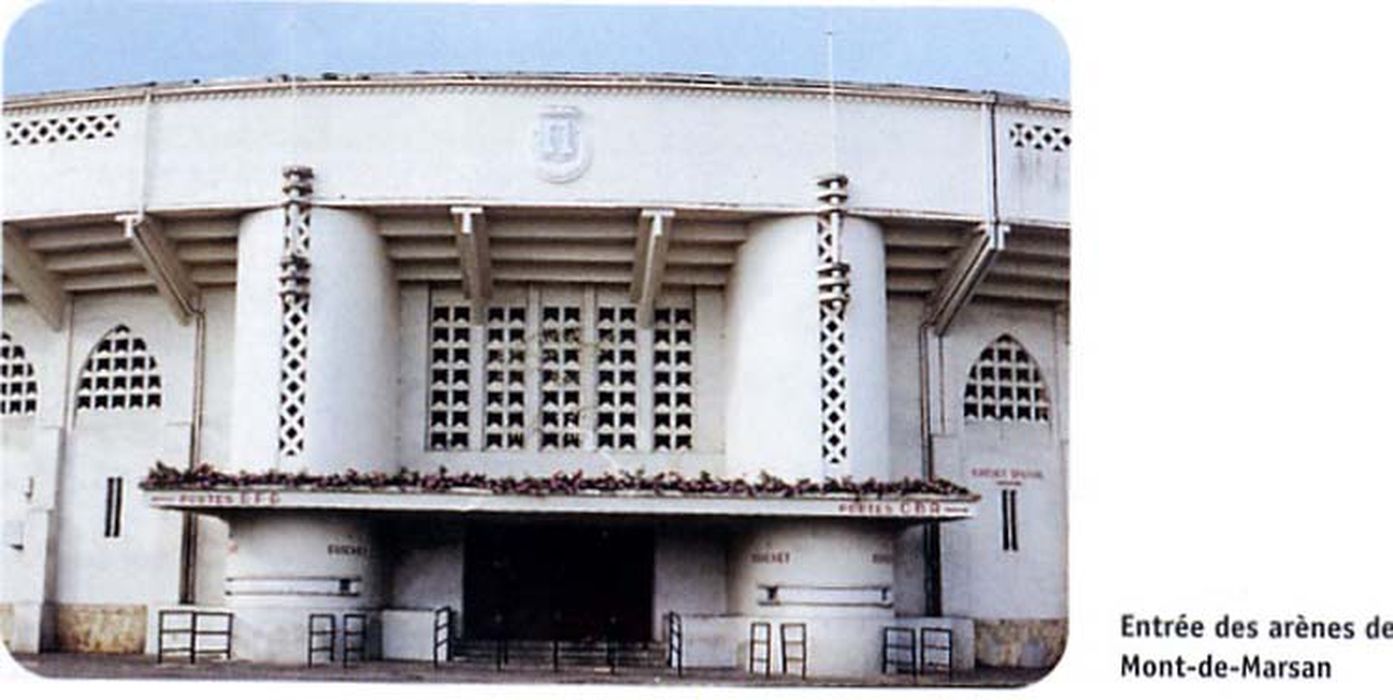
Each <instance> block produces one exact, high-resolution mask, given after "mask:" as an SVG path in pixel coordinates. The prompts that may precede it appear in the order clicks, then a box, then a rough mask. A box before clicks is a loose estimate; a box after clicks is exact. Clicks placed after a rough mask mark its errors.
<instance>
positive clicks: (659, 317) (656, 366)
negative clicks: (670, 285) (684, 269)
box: [653, 308, 693, 452]
mask: <svg viewBox="0 0 1393 700" xmlns="http://www.w3.org/2000/svg"><path fill="white" fill-rule="evenodd" d="M692 328H693V326H692V310H691V309H675V308H674V309H654V310H653V449H654V450H655V451H660V452H663V451H667V452H673V451H679V450H690V449H691V448H692Z"/></svg>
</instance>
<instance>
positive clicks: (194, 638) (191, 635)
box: [155, 610, 232, 664]
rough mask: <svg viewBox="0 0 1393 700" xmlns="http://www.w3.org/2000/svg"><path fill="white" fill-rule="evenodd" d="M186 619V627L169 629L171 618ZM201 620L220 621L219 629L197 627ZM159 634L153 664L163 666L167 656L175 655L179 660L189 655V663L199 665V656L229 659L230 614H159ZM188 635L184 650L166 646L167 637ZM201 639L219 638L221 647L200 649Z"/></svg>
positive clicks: (168, 611) (230, 637) (230, 644)
mask: <svg viewBox="0 0 1393 700" xmlns="http://www.w3.org/2000/svg"><path fill="white" fill-rule="evenodd" d="M185 615H187V616H188V627H176V628H173V629H171V628H170V627H169V624H170V622H169V621H170V620H171V618H175V617H179V616H185ZM204 620H220V621H222V623H223V624H222V625H221V626H220V627H217V628H214V629H207V628H205V627H203V626H202V625H201V624H200V623H201V622H202V621H204ZM158 627H159V629H158V634H157V637H158V638H157V640H156V643H155V663H164V657H165V655H166V654H170V655H176V654H177V655H178V658H182V657H183V656H184V655H185V654H187V655H188V659H189V663H191V664H196V663H198V657H199V655H200V654H201V655H205V656H211V655H218V656H221V657H222V658H223V660H224V661H227V660H230V659H231V658H232V613H228V612H202V611H198V610H161V611H160V613H159V618H158ZM181 634H182V635H188V640H189V644H188V646H186V647H180V646H169V645H168V644H166V638H167V637H168V636H169V635H181ZM201 637H221V638H222V642H223V643H222V645H221V646H217V647H213V648H203V647H201V646H200V645H199V643H198V640H199V638H201Z"/></svg>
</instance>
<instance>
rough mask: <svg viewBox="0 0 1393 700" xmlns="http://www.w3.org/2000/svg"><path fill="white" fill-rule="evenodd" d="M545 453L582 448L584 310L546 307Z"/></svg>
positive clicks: (543, 345)
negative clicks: (581, 365)
mask: <svg viewBox="0 0 1393 700" xmlns="http://www.w3.org/2000/svg"><path fill="white" fill-rule="evenodd" d="M541 330H542V333H541V366H540V369H541V381H540V386H539V389H540V392H541V397H540V398H541V401H540V402H539V403H540V405H541V408H542V411H541V419H542V420H541V444H540V446H541V449H543V450H555V449H567V448H579V447H580V446H581V425H580V391H581V386H580V372H581V367H580V347H581V340H580V307H579V306H543V307H542V327H541Z"/></svg>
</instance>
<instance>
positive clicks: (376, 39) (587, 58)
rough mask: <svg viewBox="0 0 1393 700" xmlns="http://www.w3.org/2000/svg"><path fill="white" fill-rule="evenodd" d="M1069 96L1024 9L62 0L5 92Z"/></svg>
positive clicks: (46, 10) (46, 14) (20, 30)
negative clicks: (657, 89)
mask: <svg viewBox="0 0 1393 700" xmlns="http://www.w3.org/2000/svg"><path fill="white" fill-rule="evenodd" d="M829 29H830V30H831V31H832V32H833V34H834V41H833V51H832V64H833V66H834V72H833V74H834V75H835V77H836V78H837V79H838V80H854V81H866V82H890V83H907V84H915V85H932V86H940V87H957V88H967V89H974V90H999V91H1002V92H1011V93H1019V94H1026V95H1031V96H1036V97H1053V98H1060V99H1067V97H1068V94H1069V66H1068V61H1069V59H1068V54H1067V50H1066V48H1065V45H1064V41H1063V39H1062V38H1061V37H1060V36H1059V34H1058V33H1057V32H1056V31H1055V29H1054V27H1053V26H1052V25H1050V24H1049V23H1048V22H1047V21H1046V20H1044V19H1042V18H1041V17H1039V16H1038V15H1035V14H1033V13H1030V12H1026V11H1020V10H996V9H946V8H922V7H919V8H872V7H796V6H785V7H771V6H764V7H715V6H712V7H700V6H683V7H674V6H667V7H656V6H583V5H566V6H549V5H530V6H527V5H453V4H405V3H355V4H336V3H324V2H303V3H272V2H219V1H210V0H184V1H174V0H170V1H166V2H119V3H118V2H113V1H111V0H103V1H96V0H52V1H50V2H46V3H42V4H38V5H35V6H33V7H31V8H30V9H29V10H28V11H27V12H25V13H24V14H23V15H21V16H20V17H19V18H18V19H17V20H15V21H14V23H13V24H12V25H11V26H10V28H9V32H8V34H7V36H6V40H5V51H4V58H5V61H4V93H5V94H7V95H19V94H29V93H34V92H45V91H51V90H65V89H78V88H90V87H102V86H110V85H126V84H131V83H142V82H148V81H169V80H186V79H192V78H202V79H213V78H235V77H259V76H265V75H273V74H280V73H292V74H296V75H316V74H319V73H323V72H326V71H332V72H343V73H358V72H409V71H480V72H488V71H567V72H607V71H629V72H682V73H713V74H719V75H727V76H762V77H771V78H788V77H799V78H816V79H822V78H825V77H826V76H827V73H828V51H827V39H826V32H827V31H828V30H829Z"/></svg>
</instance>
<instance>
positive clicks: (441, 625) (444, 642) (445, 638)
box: [431, 606, 455, 668]
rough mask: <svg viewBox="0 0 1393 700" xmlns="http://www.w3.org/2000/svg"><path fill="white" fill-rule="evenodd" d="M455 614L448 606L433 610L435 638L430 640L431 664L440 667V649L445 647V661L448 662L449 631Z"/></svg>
mask: <svg viewBox="0 0 1393 700" xmlns="http://www.w3.org/2000/svg"><path fill="white" fill-rule="evenodd" d="M454 614H455V612H454V611H453V610H451V609H450V607H449V606H445V607H443V608H436V609H435V637H434V639H433V640H432V644H433V645H434V646H432V647H431V663H433V664H435V666H436V668H439V667H440V648H441V647H442V646H443V647H445V660H446V661H449V660H450V629H451V628H452V627H453V625H452V624H451V623H452V622H453V619H454Z"/></svg>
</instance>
